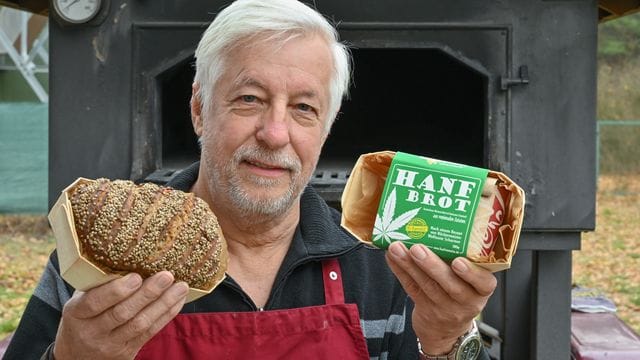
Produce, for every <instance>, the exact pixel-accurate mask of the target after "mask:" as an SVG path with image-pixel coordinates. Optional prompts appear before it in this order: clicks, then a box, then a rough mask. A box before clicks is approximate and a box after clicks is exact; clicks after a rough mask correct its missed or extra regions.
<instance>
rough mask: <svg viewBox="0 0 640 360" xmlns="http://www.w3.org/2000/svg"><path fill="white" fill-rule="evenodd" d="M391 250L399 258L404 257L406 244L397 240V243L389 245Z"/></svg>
mask: <svg viewBox="0 0 640 360" xmlns="http://www.w3.org/2000/svg"><path fill="white" fill-rule="evenodd" d="M389 251H391V254H392V255H393V256H395V257H397V258H398V259H402V258H404V255H405V250H404V244H402V243H400V242H399V241H396V242H395V243H393V244H391V245H389Z"/></svg>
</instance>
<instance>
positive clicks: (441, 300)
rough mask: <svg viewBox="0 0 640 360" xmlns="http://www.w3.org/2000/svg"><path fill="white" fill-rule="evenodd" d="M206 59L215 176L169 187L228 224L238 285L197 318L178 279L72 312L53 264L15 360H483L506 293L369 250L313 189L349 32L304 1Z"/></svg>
mask: <svg viewBox="0 0 640 360" xmlns="http://www.w3.org/2000/svg"><path fill="white" fill-rule="evenodd" d="M196 58H197V62H196V68H197V70H196V76H195V81H194V85H193V95H192V99H191V116H192V122H193V126H194V130H195V132H196V134H197V135H198V136H199V138H200V142H201V149H202V155H201V161H200V162H199V163H197V164H194V165H193V166H191V167H190V168H188V169H185V170H184V171H183V172H182V173H180V175H179V176H177V177H176V178H175V179H173V180H172V181H171V183H170V185H171V186H173V187H175V188H178V189H181V190H185V191H192V192H194V193H195V194H196V195H198V196H199V197H201V198H202V199H204V200H205V201H206V202H207V203H208V204H209V205H210V207H211V209H212V210H213V211H214V213H215V214H216V215H217V217H218V221H219V223H220V225H221V227H222V229H223V232H224V235H225V238H226V240H227V243H228V249H229V259H230V260H229V268H228V271H227V274H228V278H227V279H226V280H225V281H224V282H223V283H222V284H221V285H220V286H219V287H218V288H216V289H215V290H214V291H213V292H212V293H211V294H210V295H207V296H205V297H203V298H200V299H198V300H197V301H194V302H191V303H189V304H186V305H185V304H184V301H185V296H186V293H187V286H186V284H184V283H181V282H180V283H174V282H173V276H172V275H171V273H169V272H166V271H164V272H161V273H158V274H156V275H154V276H152V277H151V278H149V279H146V280H144V281H143V280H142V279H141V278H140V276H139V275H137V274H129V275H127V276H125V277H123V278H121V279H118V280H114V281H112V282H110V283H107V284H105V285H102V286H99V287H97V288H94V289H92V290H89V291H87V292H84V293H82V292H75V293H74V294H73V296H72V297H70V294H71V293H72V291H73V289H71V288H70V287H69V286H68V284H65V283H64V282H63V281H62V279H61V278H60V275H59V271H58V269H57V260H56V258H55V254H54V255H53V256H52V258H51V261H50V263H49V264H48V266H47V271H46V272H45V274H44V275H43V278H42V280H41V282H40V284H39V286H38V289H36V292H35V294H34V298H32V300H31V301H30V303H29V305H28V307H27V310H26V311H25V315H24V317H23V321H22V323H21V325H20V327H19V329H18V331H17V332H16V335H15V337H14V341H13V343H12V345H11V347H10V349H9V350H8V358H13V357H17V356H18V355H19V357H20V358H28V357H39V356H40V355H41V354H42V353H43V352H46V356H48V357H49V358H52V357H55V359H58V360H62V359H85V358H91V359H101V358H114V359H129V358H133V357H135V356H138V357H139V358H149V359H151V358H171V359H173V358H190V359H196V358H225V359H234V358H241V359H245V358H263V359H264V358H266V359H278V358H292V359H296V358H336V359H363V358H376V359H384V358H393V359H416V358H418V357H419V356H426V357H427V358H432V359H437V358H442V359H446V358H448V357H449V358H451V357H452V356H455V355H456V354H458V353H462V352H463V351H464V352H466V353H465V354H467V355H468V356H467V357H461V358H462V359H472V358H475V355H474V354H475V352H474V349H469V348H465V349H462V347H461V341H463V340H466V339H467V338H468V335H467V334H469V333H470V331H471V330H472V329H473V319H474V317H475V316H477V315H478V314H479V313H480V311H481V310H482V308H483V307H484V305H485V303H486V301H487V299H488V297H489V296H490V295H491V293H492V292H493V290H494V288H495V286H496V279H495V277H494V276H493V275H492V274H491V273H490V272H488V271H486V270H483V269H480V268H479V267H476V266H474V265H473V264H471V263H470V262H469V261H467V260H466V259H463V258H458V259H456V260H454V261H453V262H452V264H451V265H448V264H446V263H444V262H443V261H442V260H440V259H439V258H438V257H437V256H436V255H434V254H433V253H432V252H431V251H429V250H428V249H427V248H426V247H424V246H421V245H416V246H413V247H412V248H411V249H410V250H407V249H406V248H405V247H404V245H402V244H399V243H394V244H392V246H391V247H390V248H389V251H388V252H387V253H385V252H384V251H382V250H378V249H371V248H369V247H365V246H363V245H362V244H360V243H358V242H357V241H356V240H354V239H353V238H352V237H351V236H349V235H347V234H346V232H345V231H343V230H342V229H341V228H340V227H339V225H338V224H339V214H338V213H337V212H336V211H335V210H332V209H330V208H328V207H327V205H326V204H325V203H324V202H323V201H322V199H321V198H319V196H318V195H317V194H316V193H315V192H314V191H313V189H311V188H309V187H306V184H307V183H308V181H309V179H310V176H311V175H312V173H313V171H314V169H315V166H316V164H317V162H318V158H319V156H320V151H321V148H322V146H323V144H324V141H325V140H326V138H327V135H328V133H329V129H330V127H331V123H332V122H333V119H334V118H335V117H336V114H337V112H338V109H339V107H340V101H341V98H342V96H343V95H344V94H345V93H346V91H347V87H348V78H349V59H348V53H347V51H346V49H345V48H344V46H343V45H341V44H340V43H339V42H338V40H337V35H336V32H335V29H333V27H332V26H331V25H330V24H329V23H328V22H327V21H326V20H325V19H324V18H323V17H322V16H321V15H319V14H318V13H317V12H315V11H314V10H312V9H310V8H309V7H307V6H305V5H303V4H301V3H299V2H297V1H293V0H278V1H275V0H240V1H237V2H235V3H233V4H232V5H230V6H229V7H227V8H226V9H225V10H223V11H222V12H221V13H220V14H219V15H218V16H217V17H216V19H215V21H214V22H213V23H212V24H211V26H210V27H209V28H208V29H207V31H206V32H205V33H204V35H203V38H202V40H201V42H200V44H199V46H198V49H197V50H196ZM385 258H386V263H387V264H388V266H387V265H386V264H385ZM179 313H180V314H179ZM418 341H419V343H420V344H419V343H418ZM45 349H46V351H45ZM420 352H424V353H426V354H427V355H419V353H420ZM24 354H27V356H24ZM480 358H488V357H487V355H486V352H484V351H483V350H482V351H481V356H480Z"/></svg>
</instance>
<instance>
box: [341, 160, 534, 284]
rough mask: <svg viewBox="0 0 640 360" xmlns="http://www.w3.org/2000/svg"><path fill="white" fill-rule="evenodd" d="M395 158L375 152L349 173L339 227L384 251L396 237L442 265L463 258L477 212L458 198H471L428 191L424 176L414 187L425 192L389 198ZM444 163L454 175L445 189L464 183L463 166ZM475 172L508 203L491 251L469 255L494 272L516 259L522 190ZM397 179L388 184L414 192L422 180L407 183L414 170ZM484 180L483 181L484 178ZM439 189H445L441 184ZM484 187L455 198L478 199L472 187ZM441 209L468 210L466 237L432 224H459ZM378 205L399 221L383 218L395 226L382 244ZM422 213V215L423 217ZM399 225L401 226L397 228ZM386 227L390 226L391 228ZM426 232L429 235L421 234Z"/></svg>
mask: <svg viewBox="0 0 640 360" xmlns="http://www.w3.org/2000/svg"><path fill="white" fill-rule="evenodd" d="M405 155H409V156H410V157H414V158H419V159H421V160H422V161H424V162H434V163H437V162H441V161H439V160H435V159H429V158H422V157H416V156H413V155H410V154H402V156H405ZM395 156H396V153H395V152H392V151H382V152H375V153H370V154H364V155H362V156H360V158H359V159H358V161H357V162H356V165H355V167H354V169H353V171H352V172H351V175H350V177H349V180H348V181H347V184H346V186H345V189H344V192H343V194H342V201H341V203H342V222H341V225H342V227H343V228H345V229H346V230H347V231H349V232H350V233H351V234H352V235H353V236H355V237H356V238H357V239H359V240H360V241H362V242H364V243H368V244H373V245H376V246H378V247H382V248H385V245H387V246H388V244H389V243H390V242H391V241H396V240H394V239H400V240H399V241H403V242H405V243H406V244H407V246H410V245H411V244H414V243H423V244H425V245H426V246H428V247H430V248H431V249H432V250H434V252H436V253H437V254H438V255H439V256H440V257H442V258H443V259H444V260H446V261H450V260H452V259H453V258H455V257H456V256H465V254H466V250H467V245H468V241H469V237H470V236H471V234H470V230H471V225H472V223H473V214H474V212H475V208H471V207H472V206H477V205H474V204H473V201H469V202H466V201H462V200H461V198H463V199H464V200H466V199H467V198H469V197H468V196H467V197H465V196H461V198H456V197H455V196H454V195H456V194H446V192H443V188H441V187H438V188H429V185H430V184H431V185H432V183H431V182H429V181H427V180H431V179H426V178H425V179H426V180H423V182H422V184H420V185H422V189H418V190H423V191H418V190H407V191H408V192H407V193H406V194H409V196H407V195H398V196H397V198H396V195H395V193H394V194H392V196H389V194H390V190H389V189H391V187H389V184H387V187H388V188H385V184H386V183H387V182H388V180H387V174H388V172H389V170H390V167H391V166H392V161H393V159H394V157H395ZM442 163H445V164H446V165H447V166H448V169H447V171H452V173H455V174H454V175H453V176H452V179H453V180H451V181H450V182H449V185H451V184H455V183H456V181H458V186H461V185H460V184H461V183H464V182H465V181H462V180H459V179H462V178H466V177H465V176H466V175H461V174H462V173H457V171H458V170H457V169H456V168H457V167H459V168H461V169H462V168H467V167H466V166H464V165H460V164H454V163H449V162H442ZM415 164H419V162H416V163H413V164H411V165H410V166H417V165H415ZM394 166H395V163H394ZM476 170H479V171H480V173H482V172H483V171H484V174H486V175H485V176H486V179H487V182H488V181H491V182H492V183H495V184H496V187H497V189H498V190H499V192H501V193H503V194H505V195H506V197H505V198H506V199H507V200H506V201H505V203H504V206H505V209H504V210H505V211H504V218H503V221H502V224H501V225H500V226H499V227H497V229H496V232H495V234H496V239H495V243H494V245H493V248H492V249H490V250H489V251H488V252H487V253H486V254H485V253H483V254H482V255H474V256H467V257H468V258H469V259H470V260H471V261H472V262H474V263H476V264H477V265H479V266H481V267H483V268H486V269H488V270H490V271H492V272H496V271H500V270H505V269H508V268H509V267H511V259H512V258H513V256H514V254H515V252H516V248H517V245H518V239H519V237H520V231H521V228H522V223H523V219H524V201H525V194H524V191H523V190H522V188H520V187H519V186H518V185H517V184H515V183H514V182H513V181H512V180H511V179H509V177H507V176H506V175H505V174H503V173H500V172H495V171H491V170H486V169H480V168H476ZM417 171H420V170H416V174H417ZM407 174H409V175H407ZM395 176H396V177H395V178H394V179H391V180H389V181H395V184H394V185H397V184H401V185H407V184H409V183H410V186H412V189H415V187H413V186H414V185H416V184H419V183H420V180H416V181H417V182H416V183H415V184H414V183H413V180H414V179H413V178H411V181H409V180H407V176H414V173H413V172H410V173H409V172H406V171H405V173H402V174H400V175H398V174H395ZM403 176H404V177H403ZM418 176H419V175H418ZM456 178H457V180H456ZM399 179H400V180H399ZM469 179H470V181H472V178H471V177H469ZM482 181H484V179H483V180H482ZM440 186H443V185H442V184H441V185H440ZM482 186H483V184H482V183H479V182H476V183H474V184H471V182H469V184H468V185H467V188H462V187H459V188H458V189H457V191H458V192H459V194H457V195H460V194H464V195H472V196H471V197H473V196H476V195H475V194H476V193H475V192H473V191H472V189H473V188H474V187H479V188H482ZM405 187H406V186H405ZM396 188H397V186H396ZM385 189H386V190H387V192H386V193H385V194H386V195H385V196H387V198H385V199H382V195H383V191H385ZM448 190H450V191H451V187H449V189H448ZM394 192H395V191H394ZM445 195H450V196H445ZM477 196H479V195H477ZM389 198H393V200H392V204H391V205H390V206H389V205H386V204H385V203H384V202H383V203H382V204H381V199H382V200H383V201H386V203H387V204H388V203H389V200H388V199H389ZM471 200H473V199H471ZM406 203H410V204H409V208H411V209H412V210H410V211H406V210H398V209H405V208H402V206H405V205H407V204H406ZM469 204H471V205H469ZM439 206H442V207H448V208H457V210H467V209H471V210H472V211H470V216H471V223H469V225H467V226H466V228H465V229H466V233H465V231H462V230H461V229H460V228H456V227H455V226H454V225H450V226H449V227H448V225H446V222H445V223H443V224H440V223H438V224H437V226H436V225H435V224H436V222H437V221H436V220H435V218H438V217H440V218H448V219H449V220H450V223H451V224H453V223H454V222H460V221H458V220H459V219H460V218H461V217H455V216H449V215H450V214H452V212H451V211H449V212H446V211H441V210H451V209H444V208H439ZM379 207H380V209H381V211H380V212H381V213H382V212H383V211H382V210H383V209H382V208H383V207H385V209H384V210H385V212H386V213H391V214H393V215H394V216H396V215H397V217H395V218H393V219H392V218H390V217H389V216H386V217H388V219H386V220H383V221H382V222H385V221H386V223H389V222H391V223H395V225H393V224H392V225H391V226H390V231H393V233H392V234H391V236H390V237H391V239H390V238H389V237H386V236H385V239H384V241H381V240H380V237H381V236H380V235H381V231H380V222H381V221H380V215H378V210H379ZM428 207H431V209H427V208H428ZM394 208H395V209H394ZM396 211H397V213H396ZM423 212H424V214H422V213H423ZM398 214H400V215H398ZM419 214H421V215H419ZM387 215H388V214H387ZM454 215H455V214H454ZM382 217H383V218H384V217H385V215H383V216H382ZM424 219H427V221H425V220H424ZM432 220H433V221H432ZM399 224H402V225H401V226H399ZM386 225H387V226H388V227H389V224H386ZM374 228H375V230H374ZM463 228H464V226H463ZM459 230H460V231H459ZM383 232H384V229H383ZM399 233H401V234H399ZM427 233H428V234H429V235H425V234H427ZM374 234H375V236H374ZM382 235H389V234H382ZM465 236H466V238H465ZM455 237H458V239H456V238H455ZM429 238H431V239H429ZM434 238H436V239H439V241H435V240H432V239H434ZM416 239H418V240H416ZM460 239H462V240H463V241H464V242H463V243H462V242H460V241H459V240H460ZM385 242H386V244H385ZM447 242H448V243H450V244H454V245H451V246H453V247H460V249H459V251H460V253H459V254H456V253H455V252H454V251H453V250H451V249H446V248H443V247H442V246H441V245H440V244H442V243H447ZM436 243H438V244H436ZM461 244H462V245H463V246H462V247H461V246H460V245H461ZM381 245H382V246H381Z"/></svg>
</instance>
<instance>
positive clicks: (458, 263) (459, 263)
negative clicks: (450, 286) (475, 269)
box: [451, 258, 469, 273]
mask: <svg viewBox="0 0 640 360" xmlns="http://www.w3.org/2000/svg"><path fill="white" fill-rule="evenodd" d="M451 266H452V267H453V268H454V269H455V270H456V271H457V272H459V273H463V272H467V270H469V267H468V266H467V264H466V263H465V262H464V260H462V258H456V259H454V260H453V262H452V263H451Z"/></svg>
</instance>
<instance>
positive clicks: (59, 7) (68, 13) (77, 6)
mask: <svg viewBox="0 0 640 360" xmlns="http://www.w3.org/2000/svg"><path fill="white" fill-rule="evenodd" d="M100 5H102V0H53V7H54V9H55V11H56V13H57V14H58V15H59V16H60V17H61V18H62V19H63V20H64V21H67V22H70V23H73V24H81V23H85V22H87V21H89V20H91V19H93V18H94V17H95V16H96V15H97V14H98V12H99V11H100Z"/></svg>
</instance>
